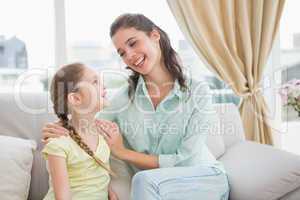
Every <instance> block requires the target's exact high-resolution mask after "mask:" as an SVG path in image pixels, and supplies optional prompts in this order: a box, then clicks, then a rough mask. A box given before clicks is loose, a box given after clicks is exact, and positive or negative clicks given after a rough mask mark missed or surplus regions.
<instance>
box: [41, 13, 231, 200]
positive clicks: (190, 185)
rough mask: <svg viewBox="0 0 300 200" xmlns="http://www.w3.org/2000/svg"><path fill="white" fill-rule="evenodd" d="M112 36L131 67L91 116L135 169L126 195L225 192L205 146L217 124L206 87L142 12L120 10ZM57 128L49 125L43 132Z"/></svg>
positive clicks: (218, 195) (220, 196)
mask: <svg viewBox="0 0 300 200" xmlns="http://www.w3.org/2000/svg"><path fill="white" fill-rule="evenodd" d="M110 36H111V38H112V41H113V43H114V46H115V48H116V50H117V52H118V53H119V55H120V56H121V58H122V59H123V61H124V63H125V64H126V65H127V66H128V68H130V69H131V70H132V72H133V73H132V75H131V76H130V78H129V83H130V84H129V87H126V88H125V89H124V90H121V91H120V93H119V94H118V95H116V98H115V99H114V100H113V101H112V105H111V107H110V108H109V109H108V110H107V111H106V112H104V113H99V114H98V115H97V118H98V119H100V120H98V122H97V123H98V126H99V127H101V128H102V130H103V131H104V132H105V134H104V135H105V138H106V140H107V142H108V144H109V145H110V147H111V151H112V153H113V155H114V156H116V157H117V158H119V159H121V160H124V161H126V162H128V163H130V164H131V165H132V166H133V167H134V168H135V169H136V170H137V171H138V172H137V173H136V174H135V175H134V177H133V180H132V191H131V198H132V199H133V200H141V199H143V200H148V199H149V200H150V199H151V200H155V199H157V200H159V199H172V200H175V199H180V200H183V199H189V200H200V199H207V200H208V199H209V200H224V199H228V193H229V187H228V180H227V176H226V172H225V170H224V168H223V166H222V165H221V164H220V163H219V162H218V161H216V159H215V158H214V156H213V155H212V154H211V153H210V152H209V150H208V148H207V145H206V137H207V135H208V134H209V133H210V132H211V131H213V127H214V125H215V123H218V119H217V115H216V113H215V112H214V111H213V106H212V102H211V96H210V95H209V89H208V86H207V85H206V84H203V83H202V82H199V81H196V80H193V79H191V78H189V77H187V76H185V75H184V73H183V69H182V66H181V63H180V62H179V59H178V56H177V54H176V52H175V50H174V49H173V48H172V46H171V44H170V40H169V37H168V35H167V34H166V33H165V32H164V31H163V30H162V29H161V28H159V27H158V26H157V25H155V24H154V23H153V22H152V21H151V20H150V19H148V18H147V17H145V16H144V15H141V14H123V15H121V16H119V17H118V18H117V19H116V20H115V21H114V22H113V24H112V25H111V29H110ZM125 102H126V103H125ZM116 108H119V109H116ZM102 118H105V119H108V118H110V120H113V121H115V122H116V123H117V124H118V125H119V127H120V131H121V132H122V135H121V134H120V133H119V129H113V128H111V127H113V126H114V124H113V123H112V122H108V121H106V120H101V119H102ZM61 129H62V128H61V127H59V126H58V125H56V124H53V123H51V124H47V125H46V127H45V128H44V129H43V130H44V131H43V137H44V138H48V137H56V136H57V135H60V132H61V131H60V130H61ZM116 130H117V131H116ZM122 136H123V137H122ZM123 139H124V141H123ZM123 142H124V143H125V144H126V145H124V144H123ZM141 169H143V171H139V170H141Z"/></svg>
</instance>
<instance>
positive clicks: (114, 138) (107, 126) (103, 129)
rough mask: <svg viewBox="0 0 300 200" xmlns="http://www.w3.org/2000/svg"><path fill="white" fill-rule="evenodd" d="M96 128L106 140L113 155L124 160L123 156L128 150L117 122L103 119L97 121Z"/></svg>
mask: <svg viewBox="0 0 300 200" xmlns="http://www.w3.org/2000/svg"><path fill="white" fill-rule="evenodd" d="M96 126H97V130H98V131H99V133H100V134H101V135H102V136H103V137H104V139H105V140H106V142H107V144H108V146H109V147H110V150H111V152H112V154H113V155H114V156H116V157H117V158H119V159H122V155H123V153H124V152H125V151H126V148H125V147H124V144H123V138H122V135H121V133H120V130H119V127H118V125H117V124H116V123H115V122H111V121H108V120H102V119H101V120H96Z"/></svg>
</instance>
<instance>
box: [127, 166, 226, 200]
mask: <svg viewBox="0 0 300 200" xmlns="http://www.w3.org/2000/svg"><path fill="white" fill-rule="evenodd" d="M131 187H132V189H131V199H132V200H141V199H143V200H185V199H188V200H202V199H203V200H227V199H228V195H229V187H228V180H227V176H226V175H225V174H224V173H223V172H222V171H220V170H219V169H217V168H214V167H203V166H193V167H173V168H159V169H153V170H145V171H140V172H138V173H137V174H135V175H134V177H133V179H132V186H131Z"/></svg>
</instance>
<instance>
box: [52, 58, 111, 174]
mask: <svg viewBox="0 0 300 200" xmlns="http://www.w3.org/2000/svg"><path fill="white" fill-rule="evenodd" d="M84 68H85V66H84V65H83V64H81V63H73V64H69V65H65V66H63V67H61V68H60V69H59V70H58V71H57V72H56V74H55V75H54V77H53V79H52V83H51V88H50V91H51V100H52V103H53V108H54V112H55V114H56V115H57V117H58V118H59V120H60V121H61V123H62V126H63V127H64V128H66V129H67V130H69V131H70V133H69V135H70V137H71V138H72V139H73V140H74V141H75V142H76V143H77V145H78V146H79V147H80V148H81V149H83V150H84V151H85V152H86V153H87V154H88V155H89V156H91V157H92V158H93V159H94V160H95V162H96V163H97V164H98V165H100V166H101V167H103V168H104V169H105V170H107V171H108V173H109V174H110V175H112V176H116V175H115V173H114V172H113V171H112V170H111V169H110V168H109V167H107V166H106V165H105V164H104V163H103V162H102V161H101V160H100V159H98V158H97V157H96V156H95V154H94V152H93V151H92V150H91V149H90V147H89V146H88V145H87V144H86V143H85V142H84V141H83V140H82V138H81V136H80V135H79V134H78V133H77V131H76V130H75V128H74V127H73V126H72V125H71V124H70V122H69V119H68V114H70V112H69V109H68V94H69V93H70V92H76V91H77V90H78V89H76V87H75V86H76V84H77V83H78V82H79V81H80V79H81V77H82V74H83V71H84Z"/></svg>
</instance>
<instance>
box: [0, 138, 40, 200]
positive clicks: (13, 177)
mask: <svg viewBox="0 0 300 200" xmlns="http://www.w3.org/2000/svg"><path fill="white" fill-rule="evenodd" d="M35 148H36V143H35V142H34V141H32V140H25V139H21V138H15V137H9V136H0V160H1V165H0V174H1V179H0V194H1V200H11V199H14V200H25V199H27V197H28V193H29V187H30V179H31V167H32V162H33V151H34V150H35Z"/></svg>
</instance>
